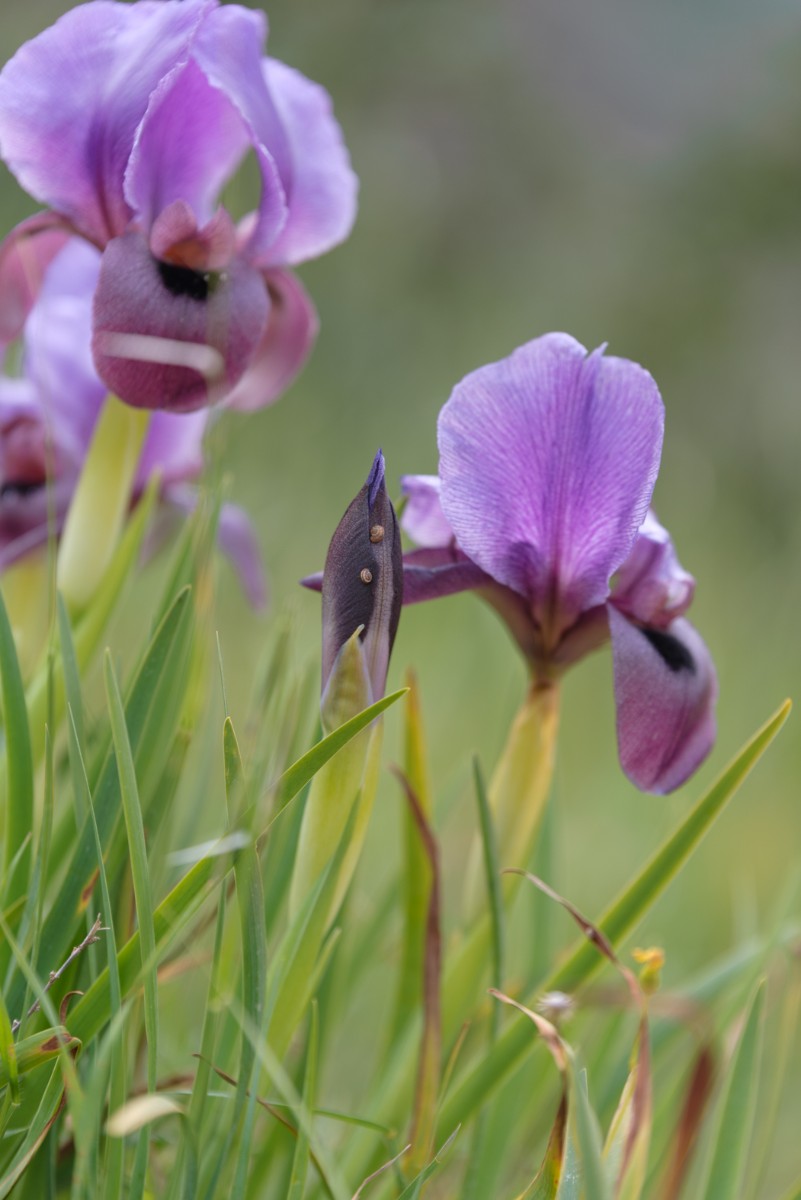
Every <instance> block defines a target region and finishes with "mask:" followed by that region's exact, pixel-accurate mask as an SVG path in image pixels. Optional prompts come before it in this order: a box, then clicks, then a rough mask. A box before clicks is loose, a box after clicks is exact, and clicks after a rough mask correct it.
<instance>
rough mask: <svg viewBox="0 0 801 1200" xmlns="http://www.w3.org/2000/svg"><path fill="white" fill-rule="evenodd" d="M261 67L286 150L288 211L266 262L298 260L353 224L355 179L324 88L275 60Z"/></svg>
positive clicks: (321, 251) (331, 243) (326, 246)
mask: <svg viewBox="0 0 801 1200" xmlns="http://www.w3.org/2000/svg"><path fill="white" fill-rule="evenodd" d="M262 69H263V72H264V77H265V79H266V81H267V85H268V87H269V90H270V93H271V95H272V97H273V100H274V102H275V106H276V108H277V110H278V114H279V116H280V118H281V122H282V124H283V127H284V130H285V133H286V137H287V142H288V149H289V169H290V172H291V174H290V177H289V182H288V184H287V203H288V208H289V213H288V217H287V221H286V225H285V226H284V229H283V231H282V233H281V235H280V237H279V238H278V241H277V242H276V243H275V245H273V246H271V247H270V248H269V250H268V260H269V262H270V263H271V264H279V263H289V264H293V263H300V262H305V261H306V260H307V259H310V258H316V257H317V255H319V254H324V253H325V251H326V250H330V249H331V248H332V247H333V246H337V245H338V244H339V243H340V242H342V241H344V240H345V238H346V237H347V236H348V234H349V233H350V231H351V228H352V227H353V222H354V220H355V217H356V197H357V193H358V188H359V181H358V179H357V177H356V175H355V174H354V172H353V170H352V169H351V165H350V155H349V154H348V150H347V147H346V146H345V141H344V138H343V136H342V130H341V129H340V127H339V124H338V122H337V121H336V119H335V118H334V114H333V111H332V105H331V97H330V96H329V94H328V92H327V91H326V90H325V88H324V87H321V86H320V84H318V83H313V82H312V81H311V80H310V79H307V78H306V77H305V76H304V75H301V73H300V72H299V71H296V70H294V69H293V68H292V67H288V66H286V65H285V64H284V63H282V62H278V61H277V60H276V59H274V58H268V59H265V60H264V61H263V64H262Z"/></svg>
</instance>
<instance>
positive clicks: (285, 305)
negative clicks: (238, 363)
mask: <svg viewBox="0 0 801 1200" xmlns="http://www.w3.org/2000/svg"><path fill="white" fill-rule="evenodd" d="M264 282H265V284H266V286H267V291H268V294H269V297H270V316H269V319H268V321H267V328H266V330H265V332H264V336H263V337H262V339H261V343H260V345H259V346H258V347H257V349H256V350H255V352H254V354H253V357H252V359H251V362H250V366H249V367H248V369H247V370H246V371H245V374H244V375H243V376H242V378H241V379H240V381H239V383H238V384H237V385H236V387H235V388H234V389H233V391H232V392H231V393H230V394H229V396H228V397H227V400H226V404H227V406H228V407H229V408H236V409H239V410H240V411H242V412H251V411H252V410H253V409H256V408H264V406H265V405H267V404H272V402H273V401H274V400H277V399H278V397H279V396H280V395H281V394H282V393H283V392H285V391H286V389H287V388H288V387H289V385H290V384H291V383H292V382H293V380H294V379H295V376H296V375H298V374H299V372H300V371H301V370H302V369H303V367H304V366H305V364H306V359H307V358H308V357H309V355H310V354H311V351H312V347H313V345H314V341H315V338H316V337H317V328H318V322H317V313H316V311H315V308H314V305H313V304H312V302H311V300H310V298H309V295H308V293H307V292H306V289H305V288H304V287H303V284H302V283H301V282H300V280H299V279H298V277H297V276H296V275H293V274H292V272H291V271H278V270H275V271H265V272H264Z"/></svg>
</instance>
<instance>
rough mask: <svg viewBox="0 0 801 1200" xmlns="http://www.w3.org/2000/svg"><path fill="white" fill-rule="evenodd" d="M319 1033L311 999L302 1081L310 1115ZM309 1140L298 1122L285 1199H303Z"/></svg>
mask: <svg viewBox="0 0 801 1200" xmlns="http://www.w3.org/2000/svg"><path fill="white" fill-rule="evenodd" d="M319 1035H320V1022H319V1017H318V1013H317V1002H316V1001H315V1000H312V1004H311V1019H310V1021H309V1043H308V1046H307V1047H306V1072H305V1078H304V1081H303V1104H304V1106H305V1108H306V1112H307V1113H309V1115H310V1117H311V1116H313V1114H314V1105H315V1101H316V1098H317V1051H318V1044H319ZM310 1150H311V1141H310V1138H309V1130H308V1127H307V1126H305V1125H303V1124H302V1123H301V1122H300V1121H299V1122H298V1140H297V1142H296V1143H295V1154H294V1157H293V1160H292V1176H291V1179H290V1181H289V1192H288V1193H287V1200H303V1193H304V1191H305V1188H306V1176H307V1174H308V1171H309V1152H310Z"/></svg>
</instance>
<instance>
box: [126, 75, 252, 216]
mask: <svg viewBox="0 0 801 1200" xmlns="http://www.w3.org/2000/svg"><path fill="white" fill-rule="evenodd" d="M250 145H251V139H250V136H249V133H248V129H247V126H246V125H245V122H244V120H243V118H242V115H241V113H240V112H239V110H238V109H237V108H236V106H235V105H234V104H233V103H232V102H231V100H230V99H229V98H228V97H227V96H226V94H225V92H222V91H220V89H219V88H216V87H213V86H212V84H211V83H210V82H209V80H208V79H207V78H206V76H205V75H204V74H203V72H202V71H201V69H200V67H199V66H198V65H197V63H195V62H194V61H193V60H192V59H189V60H188V61H186V62H183V63H181V64H179V65H178V66H176V67H174V68H173V69H172V70H171V71H170V72H169V74H168V75H165V76H164V78H163V79H162V80H161V81H160V82H159V84H158V87H156V88H155V89H154V91H153V93H152V95H151V96H150V98H149V101H148V105H147V111H146V112H145V114H144V116H143V118H142V121H141V124H140V127H139V130H138V132H137V135H136V141H135V142H134V145H133V149H132V151H131V156H130V158H129V160H128V164H127V167H126V170H125V193H126V196H127V198H128V202H129V204H130V206H131V208H132V209H133V211H134V212H136V213H137V215H138V216H139V218H140V220H141V221H142V222H143V223H144V225H145V227H146V228H150V227H151V226H152V225H153V222H154V221H155V220H156V218H157V217H158V216H159V214H160V213H162V212H163V211H164V210H165V209H166V208H168V207H169V206H170V205H171V204H173V203H174V202H175V201H177V200H181V201H183V202H184V203H185V204H186V205H187V206H188V207H189V208H190V209H191V211H192V212H193V213H194V216H195V219H196V221H197V223H198V224H199V225H204V224H205V223H206V222H207V221H208V220H209V219H210V218H211V216H212V214H213V212H214V208H215V205H216V202H217V197H218V195H219V193H220V190H221V188H222V186H223V184H224V183H225V181H226V179H227V178H228V177H229V176H230V175H231V174H232V173H233V171H234V170H235V169H236V167H237V166H238V165H239V163H240V161H241V160H242V158H243V157H244V155H245V153H246V152H247V150H248V148H249V147H250ZM187 146H191V147H192V153H191V154H187V153H186V149H187Z"/></svg>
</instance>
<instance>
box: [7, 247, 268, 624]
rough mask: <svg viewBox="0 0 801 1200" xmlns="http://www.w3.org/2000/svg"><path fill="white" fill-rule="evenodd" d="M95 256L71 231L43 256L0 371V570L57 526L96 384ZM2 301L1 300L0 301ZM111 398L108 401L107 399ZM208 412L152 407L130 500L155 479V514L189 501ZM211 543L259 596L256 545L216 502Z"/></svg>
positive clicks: (237, 516) (79, 459)
mask: <svg viewBox="0 0 801 1200" xmlns="http://www.w3.org/2000/svg"><path fill="white" fill-rule="evenodd" d="M100 266H101V263H100V253H99V251H97V250H96V249H95V248H94V247H93V246H90V245H88V244H87V243H86V242H83V241H80V240H79V239H77V238H71V239H70V240H69V241H68V242H67V243H66V245H65V246H63V247H62V248H61V250H60V251H59V252H58V253H57V254H56V255H55V257H53V258H52V261H50V262H49V263H48V265H47V268H46V270H43V271H42V277H41V280H40V282H39V284H38V287H37V297H36V300H35V302H34V303H33V304H32V306H31V308H30V311H29V312H28V315H27V319H26V321H25V325H24V331H23V337H22V342H21V347H20V354H19V359H20V364H19V367H20V369H19V371H18V372H17V373H16V374H11V373H10V372H9V371H7V372H6V373H4V374H2V375H0V571H2V570H5V569H6V568H8V567H10V566H12V565H13V564H14V563H15V562H18V561H19V560H20V559H21V558H23V557H25V556H26V555H27V554H29V553H30V552H31V551H33V550H36V549H37V548H39V547H41V546H42V545H43V544H44V543H45V542H46V541H47V538H48V535H49V532H50V528H51V519H52V522H53V524H54V526H55V532H56V534H57V533H58V532H59V530H60V528H61V526H62V524H63V522H64V519H65V517H66V514H67V510H68V508H69V505H70V501H71V499H72V495H73V492H74V490H75V485H76V484H77V481H78V477H79V475H80V473H81V469H82V467H83V463H84V460H85V458H86V454H87V451H88V449H89V443H90V441H91V439H92V434H93V432H94V427H95V424H96V421H97V418H98V416H99V415H100V410H101V408H102V406H103V404H104V402H105V398H106V387H105V384H104V383H102V382H101V381H100V379H99V378H98V376H97V374H96V372H95V369H94V364H93V361H92V353H91V336H92V296H93V293H94V291H95V288H96V286H97V279H98V272H99V271H100ZM0 305H2V299H0ZM115 403H116V401H115ZM209 417H210V413H209V412H208V411H207V410H202V411H199V412H195V413H189V414H176V413H166V412H158V413H154V414H153V417H152V419H151V421H150V425H149V427H148V431H147V435H146V438H145V443H144V446H143V448H142V454H141V458H140V461H139V465H138V468H137V474H136V479H135V482H134V502H135V501H136V500H137V499H138V497H139V496H141V494H142V491H143V490H144V488H145V486H146V485H147V483H148V480H149V479H150V477H151V476H152V475H153V474H154V473H155V472H158V473H159V475H160V478H161V489H162V491H161V495H162V501H163V503H162V509H161V515H162V517H163V518H165V519H166V518H167V517H168V515H169V513H170V511H176V512H178V513H181V514H183V513H185V512H186V511H188V510H190V509H192V508H193V507H194V505H195V494H194V490H193V489H192V487H191V481H192V480H194V479H195V478H196V477H197V476H198V475H199V474H200V471H201V469H202V467H203V450H202V442H203V435H204V432H205V430H206V426H207V424H208V421H209ZM219 539H220V545H221V548H222V550H223V551H224V553H226V554H227V556H228V557H229V558H230V559H231V561H232V563H233V565H234V566H235V568H236V569H237V571H238V573H239V575H240V578H241V580H242V583H243V586H244V588H245V590H246V592H247V594H248V597H249V599H250V600H251V602H252V603H253V604H254V606H257V607H258V606H261V605H263V604H264V602H265V581H264V575H263V571H262V567H261V561H260V557H259V553H258V548H257V544H256V540H255V536H254V534H253V530H252V528H251V525H250V522H249V521H248V519H247V517H246V515H245V514H244V513H243V512H242V511H241V510H240V509H238V508H236V507H234V506H233V505H224V506H223V508H222V511H221V515H220V525H219Z"/></svg>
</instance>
